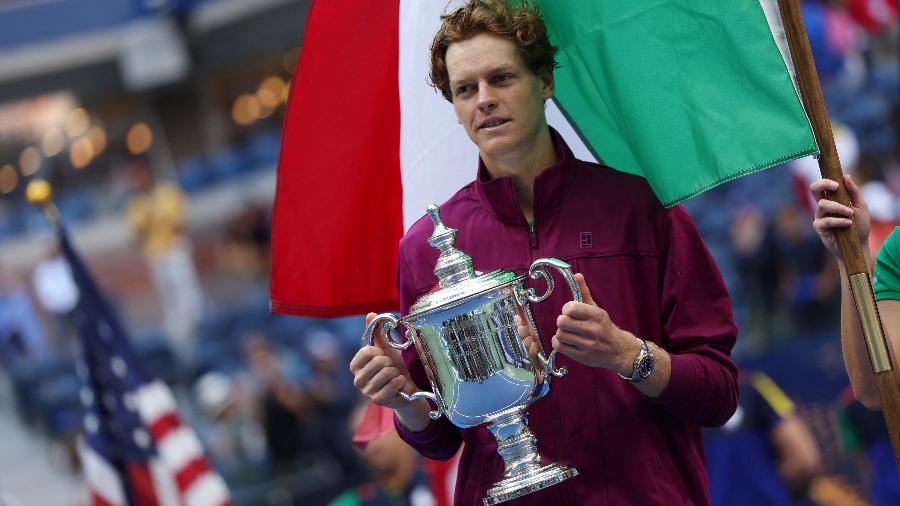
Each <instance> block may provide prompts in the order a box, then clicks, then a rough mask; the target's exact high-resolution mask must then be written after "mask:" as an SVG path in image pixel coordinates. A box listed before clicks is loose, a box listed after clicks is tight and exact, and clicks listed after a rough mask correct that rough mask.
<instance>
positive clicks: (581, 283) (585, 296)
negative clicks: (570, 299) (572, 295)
mask: <svg viewBox="0 0 900 506" xmlns="http://www.w3.org/2000/svg"><path fill="white" fill-rule="evenodd" d="M575 282H576V283H578V290H579V291H581V300H582V302H584V303H585V304H590V305H592V306H596V305H597V303H596V302H594V298H593V297H591V290H590V288H588V286H587V282H586V281H585V280H584V275H583V274H581V273H580V272H579V273H576V274H575Z"/></svg>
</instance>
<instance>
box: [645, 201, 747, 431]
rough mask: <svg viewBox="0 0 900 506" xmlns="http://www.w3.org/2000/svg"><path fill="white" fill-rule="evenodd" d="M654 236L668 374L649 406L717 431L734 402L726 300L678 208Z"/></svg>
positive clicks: (732, 329)
mask: <svg viewBox="0 0 900 506" xmlns="http://www.w3.org/2000/svg"><path fill="white" fill-rule="evenodd" d="M659 230H660V232H659V233H660V240H659V242H658V244H660V249H659V251H660V256H659V262H660V265H659V273H660V274H659V276H660V279H659V284H660V293H661V299H660V310H661V316H660V318H661V322H660V324H661V326H662V331H663V336H662V342H663V347H664V348H665V349H666V350H667V351H668V352H669V354H670V357H671V360H672V372H671V376H670V377H669V383H668V385H667V386H666V388H665V390H663V392H662V394H660V395H659V396H658V397H656V398H655V399H653V401H654V402H656V403H657V404H658V405H660V406H662V407H663V408H665V409H666V410H668V411H669V412H670V413H673V414H675V415H677V416H680V417H682V418H684V419H686V420H688V421H690V422H692V423H695V424H698V425H703V426H719V425H722V424H723V423H725V422H726V421H727V420H728V419H729V418H730V417H731V415H732V414H734V411H735V409H736V408H737V402H738V383H737V374H738V373H737V367H736V366H735V364H734V362H732V361H731V358H730V353H731V348H732V347H733V346H734V343H735V339H736V337H737V326H736V325H735V323H734V317H733V314H732V308H731V298H730V297H729V296H728V290H727V289H726V288H725V283H724V281H723V280H722V275H721V274H720V273H719V270H718V268H717V267H716V264H715V262H714V261H713V259H712V257H711V256H710V254H709V251H708V250H707V249H706V246H705V245H704V244H703V240H702V239H701V237H700V234H699V232H698V231H697V229H696V227H695V226H694V223H693V222H692V221H691V219H690V217H689V216H688V214H687V212H685V211H684V209H683V208H681V207H680V206H678V207H675V208H672V209H669V210H666V211H665V212H664V214H663V218H662V223H661V226H660V228H659Z"/></svg>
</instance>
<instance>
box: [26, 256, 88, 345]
mask: <svg viewBox="0 0 900 506" xmlns="http://www.w3.org/2000/svg"><path fill="white" fill-rule="evenodd" d="M31 283H32V286H33V287H34V293H35V295H36V296H37V300H38V302H39V303H40V305H41V307H43V308H44V311H46V312H47V313H48V314H50V316H51V317H52V318H53V321H54V323H55V325H56V336H55V337H56V341H57V349H60V348H62V349H65V350H66V351H71V352H72V353H67V355H72V354H73V353H74V350H73V348H74V346H75V340H74V339H67V338H68V337H69V336H70V335H72V331H73V329H74V322H73V321H72V311H73V310H74V309H75V305H76V304H78V287H77V286H76V285H75V280H74V279H72V271H71V269H70V268H69V263H68V262H66V260H65V259H64V258H63V257H62V255H60V251H59V245H58V244H56V242H55V240H54V242H53V243H52V244H51V246H50V248H49V249H48V251H47V255H46V256H45V257H44V258H43V259H42V260H41V261H40V262H38V264H37V265H36V266H35V268H34V271H32V273H31Z"/></svg>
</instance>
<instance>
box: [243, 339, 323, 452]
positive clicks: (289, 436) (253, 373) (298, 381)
mask: <svg viewBox="0 0 900 506" xmlns="http://www.w3.org/2000/svg"><path fill="white" fill-rule="evenodd" d="M243 342H244V357H245V359H246V361H247V365H248V366H249V373H250V381H251V389H252V390H251V392H252V394H251V395H252V396H253V402H254V403H255V404H256V406H255V412H256V413H257V416H258V417H259V419H260V423H261V425H262V427H263V431H264V433H265V438H266V447H267V449H268V454H269V457H270V459H271V460H272V462H273V464H275V465H276V467H279V468H280V467H284V466H287V465H290V463H291V462H293V461H294V460H295V459H296V458H298V457H299V456H301V455H302V454H303V452H304V451H307V450H309V447H310V443H309V440H308V436H309V435H310V434H309V433H308V432H307V429H308V428H309V425H310V421H311V420H313V419H314V417H315V414H316V413H315V409H316V408H315V405H314V403H313V400H312V398H311V397H310V395H309V393H307V392H306V391H305V390H304V389H303V388H302V387H301V385H302V384H303V380H304V379H306V377H307V376H308V374H309V373H308V371H306V370H304V369H305V368H304V367H303V364H302V363H301V362H300V361H299V359H298V358H297V356H296V355H295V354H293V353H291V352H289V351H287V350H277V351H276V350H275V349H273V347H272V345H271V344H270V343H269V341H268V339H267V338H266V336H265V335H264V334H261V333H258V332H252V333H250V334H248V335H247V336H245V337H244V341H243Z"/></svg>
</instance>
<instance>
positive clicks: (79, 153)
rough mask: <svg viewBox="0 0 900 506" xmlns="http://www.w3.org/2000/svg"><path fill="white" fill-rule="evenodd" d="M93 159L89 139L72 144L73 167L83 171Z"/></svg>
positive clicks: (70, 151) (70, 156) (81, 139)
mask: <svg viewBox="0 0 900 506" xmlns="http://www.w3.org/2000/svg"><path fill="white" fill-rule="evenodd" d="M148 147H149V145H148ZM93 158H94V146H93V144H91V140H90V139H89V138H87V137H81V138H80V139H78V140H76V141H75V142H74V143H72V148H71V149H70V150H69V161H71V162H72V166H73V167H75V168H76V169H83V168H85V167H87V166H88V165H90V163H91V160H92V159H93Z"/></svg>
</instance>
